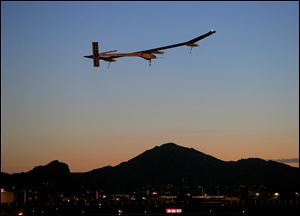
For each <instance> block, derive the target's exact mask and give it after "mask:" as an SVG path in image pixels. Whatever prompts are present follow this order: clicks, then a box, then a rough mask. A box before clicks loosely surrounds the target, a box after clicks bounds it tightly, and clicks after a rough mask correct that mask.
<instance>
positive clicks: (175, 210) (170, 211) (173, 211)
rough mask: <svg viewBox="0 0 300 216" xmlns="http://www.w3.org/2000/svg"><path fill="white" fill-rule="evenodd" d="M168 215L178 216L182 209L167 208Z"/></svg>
mask: <svg viewBox="0 0 300 216" xmlns="http://www.w3.org/2000/svg"><path fill="white" fill-rule="evenodd" d="M166 213H168V214H178V213H182V209H177V208H167V209H166Z"/></svg>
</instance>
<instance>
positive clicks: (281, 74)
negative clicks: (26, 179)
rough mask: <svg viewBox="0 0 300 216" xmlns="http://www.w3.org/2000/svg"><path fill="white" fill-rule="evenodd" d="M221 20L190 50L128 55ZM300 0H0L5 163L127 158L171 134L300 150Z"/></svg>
mask: <svg viewBox="0 0 300 216" xmlns="http://www.w3.org/2000/svg"><path fill="white" fill-rule="evenodd" d="M211 29H214V30H216V33H215V34H213V35H212V36H210V37H208V38H206V39H204V40H202V41H201V42H200V43H199V47H198V48H194V49H193V51H192V54H190V53H189V47H178V48H174V49H169V50H166V52H165V54H164V55H162V59H155V60H153V61H152V66H151V67H149V65H148V61H146V60H144V59H142V58H119V59H117V62H116V63H111V65H110V67H109V68H107V62H101V63H100V64H101V67H100V68H93V67H92V61H91V59H86V58H83V56H84V55H90V54H91V42H92V41H99V44H100V51H109V50H115V49H117V50H118V51H120V52H132V51H139V50H143V49H150V48H155V47H159V46H164V45H169V44H173V43H178V42H183V41H186V40H190V39H192V38H194V37H196V36H199V35H202V34H204V33H206V32H208V31H209V30H211ZM298 59H299V3H298V2H186V1H184V2H1V171H3V172H9V173H13V172H21V171H28V170H30V169H32V168H33V167H34V166H37V165H43V164H47V163H49V162H50V161H52V160H56V159H57V160H59V161H62V162H65V163H67V164H68V165H69V167H70V169H71V171H72V172H79V171H89V170H91V169H94V168H100V167H103V166H106V165H117V164H119V163H120V162H123V161H127V160H129V159H131V158H132V157H134V156H136V155H138V154H140V153H142V152H144V151H145V150H148V149H151V148H153V147H155V146H158V145H161V144H163V143H167V142H174V143H177V144H179V145H182V146H185V147H192V148H194V149H196V150H198V151H201V152H204V153H206V154H210V155H212V156H215V157H217V158H219V159H222V160H225V161H229V160H239V159H241V158H249V157H259V158H263V159H291V158H298V154H299V153H298V152H299V132H298V131H299V60H298Z"/></svg>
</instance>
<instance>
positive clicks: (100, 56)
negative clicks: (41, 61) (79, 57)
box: [84, 30, 216, 67]
mask: <svg viewBox="0 0 300 216" xmlns="http://www.w3.org/2000/svg"><path fill="white" fill-rule="evenodd" d="M214 33H216V31H214V30H211V31H209V32H207V33H206V34H203V35H201V36H198V37H196V38H194V39H192V40H189V41H186V42H182V43H177V44H172V45H167V46H163V47H158V48H154V49H148V50H142V51H137V52H130V53H114V52H117V50H111V51H106V52H102V53H100V52H99V46H98V42H92V49H93V54H92V55H87V56H84V57H85V58H91V59H93V65H94V67H99V66H100V60H103V61H107V62H109V64H108V67H109V65H110V63H111V62H115V61H116V58H120V57H141V58H143V59H146V60H148V61H149V65H150V66H151V60H152V59H155V58H156V55H154V54H164V51H162V50H165V49H171V48H174V47H179V46H189V47H191V49H190V53H191V52H192V48H193V47H197V46H199V45H198V44H196V43H197V42H198V41H200V40H202V39H204V38H206V37H208V36H210V35H212V34H214Z"/></svg>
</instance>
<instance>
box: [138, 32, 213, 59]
mask: <svg viewBox="0 0 300 216" xmlns="http://www.w3.org/2000/svg"><path fill="white" fill-rule="evenodd" d="M214 33H216V31H214V30H211V31H209V32H207V33H206V34H204V35H200V36H198V37H196V38H194V39H192V40H189V41H186V42H182V43H177V44H172V45H168V46H163V47H157V48H154V49H148V50H142V51H138V52H133V53H152V52H155V51H159V50H165V49H171V48H175V47H179V46H193V44H195V43H196V42H198V41H199V40H202V39H204V38H206V37H208V36H210V35H212V34H214Z"/></svg>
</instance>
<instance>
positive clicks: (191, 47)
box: [190, 46, 193, 54]
mask: <svg viewBox="0 0 300 216" xmlns="http://www.w3.org/2000/svg"><path fill="white" fill-rule="evenodd" d="M192 49H193V47H192V46H191V49H190V54H192Z"/></svg>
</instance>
